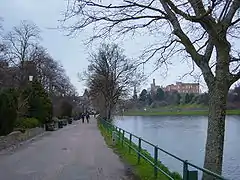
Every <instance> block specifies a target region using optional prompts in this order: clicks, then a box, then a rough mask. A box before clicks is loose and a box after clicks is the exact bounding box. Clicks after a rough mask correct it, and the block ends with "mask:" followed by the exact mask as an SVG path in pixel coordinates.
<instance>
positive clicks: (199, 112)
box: [123, 109, 240, 116]
mask: <svg viewBox="0 0 240 180" xmlns="http://www.w3.org/2000/svg"><path fill="white" fill-rule="evenodd" d="M123 115H124V116H207V115H208V110H179V111H152V110H146V111H126V112H124V113H123ZM227 115H240V110H239V109H237V110H227Z"/></svg>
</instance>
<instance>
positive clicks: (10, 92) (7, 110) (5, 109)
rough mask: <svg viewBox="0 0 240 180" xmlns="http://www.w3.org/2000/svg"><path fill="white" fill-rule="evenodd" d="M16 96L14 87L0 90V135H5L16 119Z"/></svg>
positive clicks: (10, 129)
mask: <svg viewBox="0 0 240 180" xmlns="http://www.w3.org/2000/svg"><path fill="white" fill-rule="evenodd" d="M17 97H18V93H17V91H16V90H15V89H6V90H3V91H1V92H0V135H7V134H8V133H10V132H12V130H13V127H14V123H15V120H16V119H17V104H18V102H17Z"/></svg>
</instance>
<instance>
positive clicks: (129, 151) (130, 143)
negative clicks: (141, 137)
mask: <svg viewBox="0 0 240 180" xmlns="http://www.w3.org/2000/svg"><path fill="white" fill-rule="evenodd" d="M129 141H130V142H129V149H128V153H131V149H132V148H131V146H132V133H130V138H129Z"/></svg>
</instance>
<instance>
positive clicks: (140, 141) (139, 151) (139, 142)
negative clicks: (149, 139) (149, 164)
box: [138, 138, 142, 164]
mask: <svg viewBox="0 0 240 180" xmlns="http://www.w3.org/2000/svg"><path fill="white" fill-rule="evenodd" d="M141 144H142V139H141V138H138V164H139V163H140V158H141V155H140V153H141V149H142V148H141Z"/></svg>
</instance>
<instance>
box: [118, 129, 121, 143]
mask: <svg viewBox="0 0 240 180" xmlns="http://www.w3.org/2000/svg"><path fill="white" fill-rule="evenodd" d="M120 140H121V128H118V142H120Z"/></svg>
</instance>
